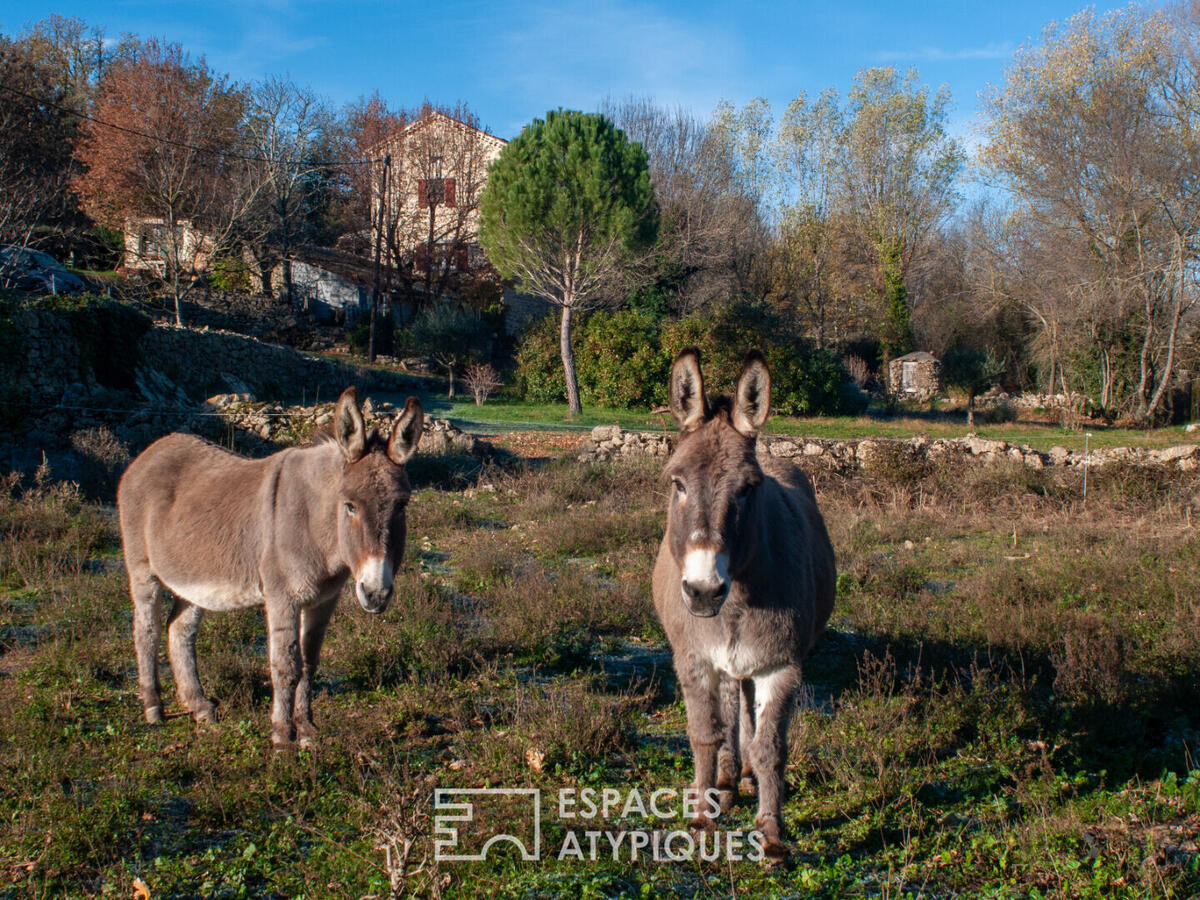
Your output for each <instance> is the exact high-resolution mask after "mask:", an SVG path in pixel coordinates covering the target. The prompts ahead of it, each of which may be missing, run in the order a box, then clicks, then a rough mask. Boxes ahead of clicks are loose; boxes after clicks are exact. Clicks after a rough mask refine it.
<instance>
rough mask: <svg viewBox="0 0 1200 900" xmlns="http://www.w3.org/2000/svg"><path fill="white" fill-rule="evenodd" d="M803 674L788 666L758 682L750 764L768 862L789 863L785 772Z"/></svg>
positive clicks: (759, 823) (760, 828) (758, 820)
mask: <svg viewBox="0 0 1200 900" xmlns="http://www.w3.org/2000/svg"><path fill="white" fill-rule="evenodd" d="M799 686H800V670H799V669H798V668H796V667H794V666H788V667H785V668H783V669H779V670H777V671H775V672H772V673H771V674H769V675H763V676H759V677H756V678H755V685H754V699H755V709H754V719H755V724H756V726H757V728H756V729H755V732H754V739H753V740H752V741H751V742H750V764H751V766H752V767H753V769H754V777H755V779H756V780H757V781H758V816H757V818H755V820H754V827H755V828H756V829H758V831H759V832H761V833H762V836H763V843H764V850H765V853H766V856H767V859H768V860H769V861H770V862H772V863H779V862H783V861H784V860H786V859H787V856H788V851H787V847H786V845H785V844H784V842H783V841H784V832H783V787H784V769H785V766H786V764H787V729H788V720H789V719H790V718H791V715H792V706H793V705H794V701H795V697H796V690H797V688H798V687H799Z"/></svg>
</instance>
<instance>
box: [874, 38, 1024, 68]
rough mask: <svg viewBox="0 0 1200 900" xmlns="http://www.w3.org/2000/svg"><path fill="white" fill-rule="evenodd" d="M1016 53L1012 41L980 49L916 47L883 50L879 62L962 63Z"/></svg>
mask: <svg viewBox="0 0 1200 900" xmlns="http://www.w3.org/2000/svg"><path fill="white" fill-rule="evenodd" d="M1014 52H1016V47H1015V46H1014V45H1013V43H1012V41H995V42H992V43H990V44H984V45H982V46H980V47H961V48H959V49H957V50H946V49H943V48H940V47H914V48H911V49H908V50H881V51H879V52H878V53H876V54H875V59H876V60H877V61H878V62H884V63H887V62H961V61H964V60H973V59H1008V58H1009V57H1011V56H1012V55H1013V53H1014Z"/></svg>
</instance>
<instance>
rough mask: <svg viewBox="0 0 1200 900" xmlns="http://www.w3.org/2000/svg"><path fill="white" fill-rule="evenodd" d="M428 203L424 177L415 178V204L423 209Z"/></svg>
mask: <svg viewBox="0 0 1200 900" xmlns="http://www.w3.org/2000/svg"><path fill="white" fill-rule="evenodd" d="M428 205H429V200H428V199H427V198H426V197H425V179H424V178H419V179H417V206H419V207H421V209H425V207H427V206H428Z"/></svg>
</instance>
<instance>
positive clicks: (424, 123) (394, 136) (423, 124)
mask: <svg viewBox="0 0 1200 900" xmlns="http://www.w3.org/2000/svg"><path fill="white" fill-rule="evenodd" d="M438 120H442V121H444V122H447V123H449V124H450V125H452V126H454V127H455V128H461V129H466V130H468V131H473V132H475V133H476V134H479V135H482V136H483V137H484V138H486V139H487V140H489V141H492V142H493V143H496V144H499V145H500V146H501V147H503V146H505V145H506V144H508V141H506V140H504V138H499V137H496V136H495V135H494V134H488V133H487V132H486V131H484V130H483V129H482V128H476V127H475V126H474V125H468V124H467V123H466V122H463V121H462V120H460V119H456V118H454V117H453V116H448V115H446V114H445V113H443V112H438V111H437V110H436V109H434V110H430V111H429V112H427V113H425V115H423V116H421V118H419V119H416V120H414V121H412V122H409V123H408V124H407V125H405V126H404V127H403V128H401V129H398V130H397V131H393V132H392V133H391V134H389V135H388V136H387V137H385V138H384V139H383V140H382V141H380V142H379V143H378V144H376V145H375V146H374V147H372V148H371V150H372V152H373V151H374V150H376V149H377V148H379V147H382V146H383V145H384V144H390V143H392V142H393V141H396V140H399V139H400V138H403V137H408V136H409V135H411V134H413V133H415V132H417V131H420V130H421V129H422V128H427V127H428V126H429V125H431V124H433V123H434V122H436V121H438Z"/></svg>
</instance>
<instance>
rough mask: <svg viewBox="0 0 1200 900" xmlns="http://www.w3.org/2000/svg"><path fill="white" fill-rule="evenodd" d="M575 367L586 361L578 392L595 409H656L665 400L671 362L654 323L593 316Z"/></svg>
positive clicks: (636, 315)
mask: <svg viewBox="0 0 1200 900" xmlns="http://www.w3.org/2000/svg"><path fill="white" fill-rule="evenodd" d="M580 338H581V340H579V341H578V344H577V347H576V351H575V353H576V363H577V364H578V363H579V362H580V360H583V361H584V366H583V370H582V371H581V372H580V378H579V382H580V384H579V389H580V391H581V393H582V398H583V400H584V402H586V403H594V404H596V405H598V406H615V407H623V408H624V407H631V406H654V405H656V404H660V403H666V401H667V377H668V376H669V375H670V371H671V358H670V357H669V356H668V355H667V354H666V353H665V352H664V351H663V349H662V347H661V346H660V344H659V328H658V323H657V322H656V321H655V320H654V319H653V318H652V317H651V316H649V315H646V314H643V313H640V312H634V311H632V310H621V311H618V312H597V313H593V314H592V315H591V316H590V317H589V318H588V322H587V327H586V328H585V329H584V330H583V333H582V334H581V335H580Z"/></svg>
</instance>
